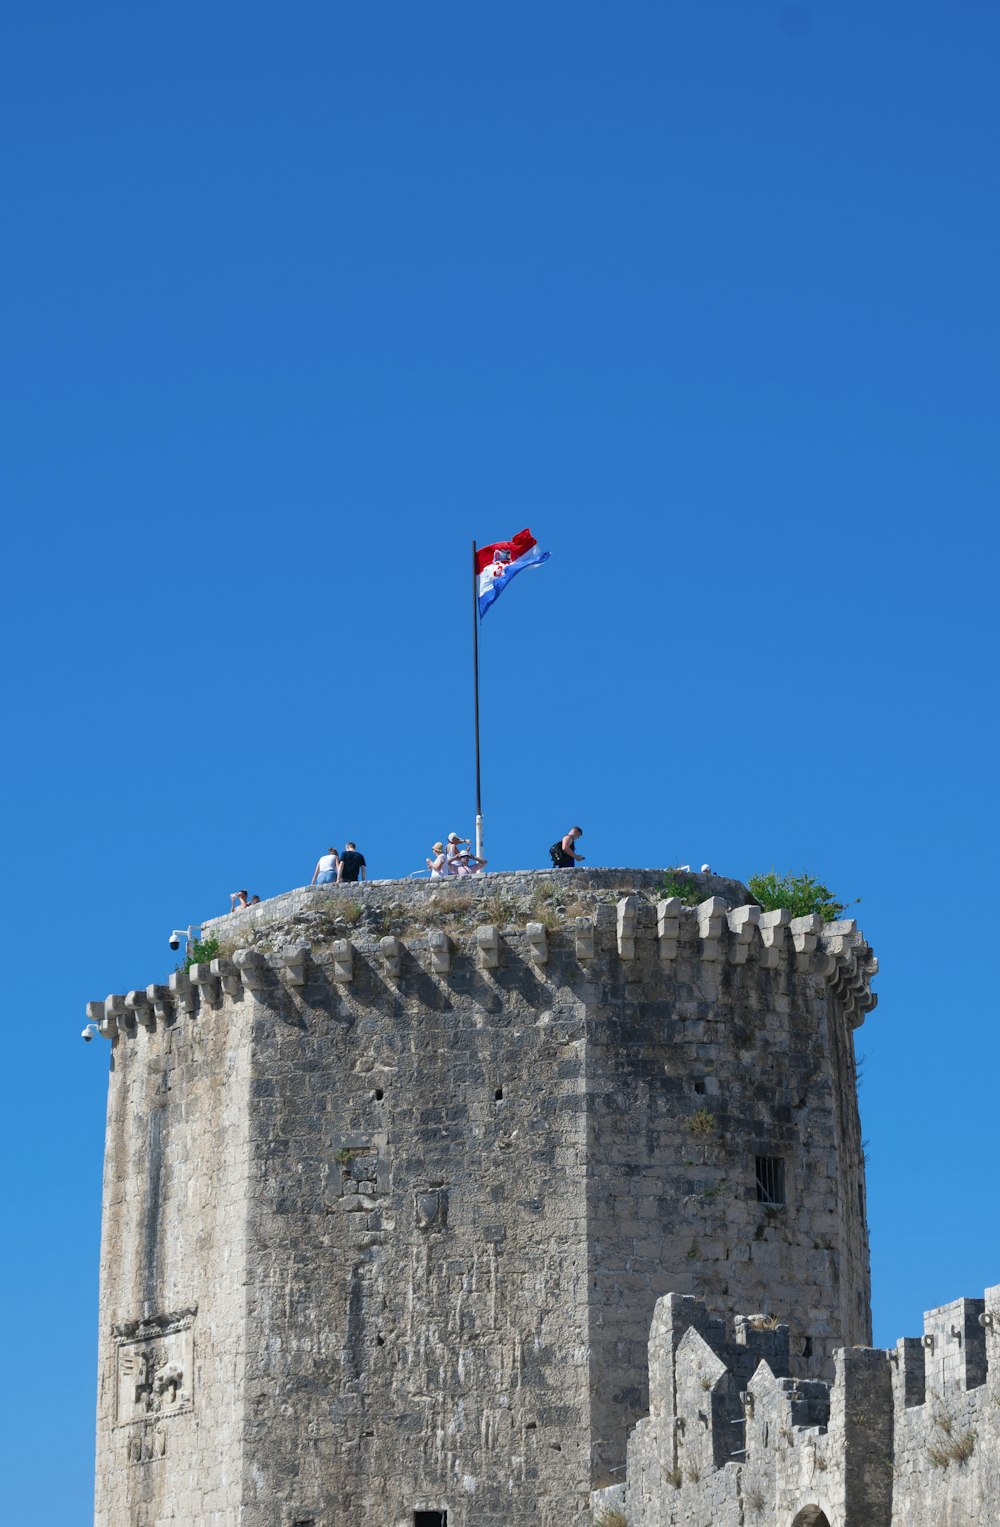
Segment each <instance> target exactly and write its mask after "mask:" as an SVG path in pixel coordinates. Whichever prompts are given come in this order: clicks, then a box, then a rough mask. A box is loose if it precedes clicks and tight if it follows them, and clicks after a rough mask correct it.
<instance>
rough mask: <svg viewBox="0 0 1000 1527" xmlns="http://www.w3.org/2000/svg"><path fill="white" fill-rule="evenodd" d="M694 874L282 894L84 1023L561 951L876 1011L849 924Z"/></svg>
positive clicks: (524, 878)
mask: <svg viewBox="0 0 1000 1527" xmlns="http://www.w3.org/2000/svg"><path fill="white" fill-rule="evenodd" d="M691 878H692V879H693V880H695V881H697V882H698V885H699V888H700V889H704V890H706V891H707V892H708V893H709V894H707V895H706V897H705V900H704V901H702V902H701V903H699V904H698V905H697V906H694V907H689V906H686V905H685V904H684V903H683V902H682V901H680V900H679V899H678V898H677V897H663V896H660V895H657V892H658V889H659V887H660V885H661V884H662V879H663V872H662V871H657V870H609V869H599V870H573V871H570V872H566V871H552V870H548V871H545V870H542V871H531V872H527V873H511V874H498V875H491V876H489V877H485V876H484V877H471V876H470V877H469V878H467V879H457V880H448V881H432V882H427V881H375V882H370V883H368V884H367V885H364V886H335V887H325V886H322V887H317V888H315V889H308V888H306V889H302V890H297V891H290V892H286V893H285V894H284V895H282V896H278V897H274V898H273V899H272V900H270V901H267V902H262V903H260V904H259V905H258V906H255V907H248V908H245V909H241V910H240V911H238V912H236V913H231V914H229V915H228V916H224V917H219V918H215V919H212V920H211V921H209V922H206V923H205V924H204V925H203V934H202V936H203V937H204V938H209V937H216V938H219V939H220V940H222V941H223V942H224V943H225V944H227V945H232V948H231V950H230V951H229V953H228V954H227V956H226V957H223V958H219V959H214V960H212V961H211V962H210V963H208V964H202V965H194V966H192V968H191V970H190V972H189V973H184V972H174V974H172V975H171V976H170V978H169V981H168V983H167V984H166V985H161V984H153V985H149V986H147V987H146V988H144V989H142V990H133V991H129V992H124V993H113V994H111V995H109V996H108V997H106V998H105V999H104V1001H103V1002H102V1001H93V1002H89V1003H88V1004H87V1016H88V1018H89V1019H90V1020H91V1022H94V1023H96V1024H97V1027H98V1030H99V1032H100V1033H101V1034H103V1035H104V1037H105V1038H108V1039H111V1038H114V1037H115V1036H116V1035H119V1034H122V1035H126V1036H128V1035H134V1034H136V1033H137V1032H138V1030H140V1029H152V1028H154V1027H155V1026H156V1025H157V1024H158V1023H169V1022H171V1021H173V1020H174V1019H175V1018H178V1017H183V1016H185V1015H194V1014H196V1013H198V1012H200V1011H202V1010H207V1011H209V1012H210V1011H212V1010H213V1009H215V1008H217V1007H219V1005H220V1003H221V1002H222V1000H223V996H228V997H229V998H231V999H233V1000H237V1001H239V1000H242V999H243V998H244V997H249V998H251V999H253V998H254V997H256V998H258V999H259V998H261V997H262V996H263V994H264V993H265V992H266V991H267V990H268V989H269V988H270V987H272V986H273V985H274V983H276V982H278V983H282V984H284V985H286V986H288V987H290V988H300V987H302V986H304V985H305V984H306V982H307V980H309V979H310V978H313V979H323V980H325V981H326V982H327V983H332V986H333V989H334V990H335V989H336V988H337V987H338V986H341V985H343V984H345V983H349V982H352V981H353V980H354V979H355V976H356V972H357V967H358V966H359V965H362V964H365V965H368V966H370V967H371V968H372V969H373V971H375V972H377V973H378V975H379V976H381V977H382V978H383V979H387V980H390V981H392V982H405V980H406V977H407V972H410V973H411V974H413V975H416V974H417V973H418V972H419V971H421V970H426V971H429V972H430V973H432V974H434V975H436V976H448V975H449V974H451V973H452V972H453V971H454V970H456V969H457V968H458V967H459V966H461V965H462V964H465V965H471V966H472V967H473V968H474V969H477V970H480V971H488V970H495V969H496V968H498V967H499V966H500V965H501V964H502V963H503V961H504V960H505V959H510V958H515V959H519V960H526V961H527V962H528V964H529V966H531V967H532V968H534V969H535V970H536V972H538V973H539V974H543V973H544V971H545V967H546V966H547V965H548V963H549V948H550V944H557V943H558V944H561V945H562V947H563V948H564V949H565V950H567V951H571V953H572V956H573V958H574V959H575V961H576V962H577V963H578V964H579V965H580V966H581V967H584V968H585V967H586V966H588V965H589V964H591V963H592V962H593V961H595V960H596V959H598V958H600V957H601V956H607V957H609V958H611V959H617V960H619V961H621V962H622V963H623V964H635V965H636V966H637V968H638V966H639V965H640V964H641V963H642V961H643V958H644V957H645V958H653V959H655V960H656V961H658V962H663V963H670V962H673V961H677V960H678V959H683V958H685V957H688V958H694V959H696V960H699V961H701V962H703V963H704V964H705V965H706V966H707V967H708V969H709V971H711V970H712V969H713V968H718V967H719V966H721V965H725V964H729V965H737V966H739V965H746V964H748V963H751V964H756V965H759V966H760V967H761V968H763V969H768V970H778V969H781V968H784V969H791V970H793V971H794V972H797V973H799V974H811V975H818V976H821V977H822V978H823V979H824V980H825V981H826V982H827V983H829V985H830V987H831V988H832V989H833V991H834V993H835V995H836V996H837V998H838V1000H839V1002H840V1004H841V1006H842V1008H843V1011H844V1013H845V1015H846V1016H847V1017H848V1019H849V1021H850V1022H851V1024H852V1026H853V1027H857V1026H859V1025H860V1024H861V1023H862V1022H863V1021H864V1017H865V1014H866V1013H868V1012H870V1011H871V1010H872V1009H873V1008H874V1007H875V1005H876V1003H877V1001H878V998H877V996H876V995H875V994H874V993H873V992H872V990H871V979H872V976H873V975H874V974H875V973H876V971H877V969H878V962H877V960H876V959H875V957H874V955H873V954H872V951H871V949H870V947H869V945H868V944H867V942H866V941H865V939H864V936H863V935H862V934H861V933H860V932H859V930H858V928H857V926H856V924H855V922H854V921H853V920H852V919H846V920H843V921H840V922H832V923H824V922H823V920H822V918H821V917H819V916H818V915H813V916H808V917H796V918H793V917H792V916H791V915H790V913H788V912H787V911H778V912H762V911H761V909H760V907H758V906H757V905H756V904H754V903H753V902H750V901H749V900H747V892H746V889H745V887H744V886H742V885H741V884H740V883H739V882H738V881H734V880H726V879H723V878H722V877H720V876H714V875H698V876H692V877H691ZM622 892H624V893H625V894H620V893H622ZM383 930H385V931H383Z"/></svg>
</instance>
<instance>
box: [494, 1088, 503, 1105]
mask: <svg viewBox="0 0 1000 1527" xmlns="http://www.w3.org/2000/svg"><path fill="white" fill-rule="evenodd" d="M493 1101H494V1103H502V1102H503V1088H502V1087H497V1088H496V1090H495V1091H494V1093H493Z"/></svg>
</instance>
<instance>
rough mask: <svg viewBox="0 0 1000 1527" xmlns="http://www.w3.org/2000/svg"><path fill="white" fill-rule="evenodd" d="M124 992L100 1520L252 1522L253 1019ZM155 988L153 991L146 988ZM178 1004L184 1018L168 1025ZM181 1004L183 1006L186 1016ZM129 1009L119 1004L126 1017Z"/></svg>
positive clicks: (112, 1526)
mask: <svg viewBox="0 0 1000 1527" xmlns="http://www.w3.org/2000/svg"><path fill="white" fill-rule="evenodd" d="M151 991H152V992H153V993H154V995H155V996H156V999H157V1002H158V1005H159V1009H160V1013H159V1016H157V1013H156V1011H155V1009H154V1006H153V1004H152V1001H149V1002H147V1001H146V1000H145V997H146V994H145V993H130V994H129V998H130V1000H131V1005H130V1006H129V1007H128V1008H126V1007H125V1002H124V999H123V998H121V997H118V998H109V999H108V1003H107V1013H104V1007H105V1005H104V1004H99V1006H100V1008H101V1009H102V1014H104V1016H102V1022H103V1023H104V1024H105V1025H106V1026H107V1025H112V1026H114V1028H115V1029H116V1030H117V1031H118V1037H116V1038H115V1042H114V1048H113V1054H112V1060H111V1074H110V1078H109V1087H108V1122H107V1141H106V1146H105V1160H104V1217H103V1233H102V1243H101V1294H100V1338H99V1354H100V1355H99V1385H98V1414H97V1482H96V1509H95V1523H96V1527H125V1524H128V1527H157V1524H159V1523H161V1522H168V1521H169V1522H173V1521H182V1522H189V1523H191V1524H194V1523H196V1522H197V1523H199V1524H201V1527H236V1523H237V1520H238V1504H239V1498H240V1473H241V1469H242V1464H243V1384H242V1371H243V1364H244V1354H245V1346H244V1293H243V1279H244V1276H245V1269H246V1260H247V1258H246V1206H247V1202H248V1188H249V1115H248V1110H247V1107H246V1101H247V1096H248V1092H249V1075H250V1043H249V1027H248V1025H247V1024H246V1023H244V1022H241V1021H239V1020H237V1021H235V1022H229V1021H226V1022H219V1019H218V1016H217V1015H216V1014H214V1013H213V1012H211V1011H210V1010H208V1009H207V1008H206V1009H204V1010H201V1011H198V1012H197V1014H195V1012H194V1010H191V1011H188V1012H184V1010H183V1009H179V1008H178V1007H177V1006H176V1004H175V1001H174V998H173V996H172V995H171V994H170V993H169V992H168V991H167V989H166V988H151ZM139 999H142V1000H139ZM168 1011H169V1014H170V1022H169V1023H167V1022H165V1021H164V1020H165V1015H166V1014H167V1012H168ZM175 1014H176V1016H175ZM116 1015H117V1016H116Z"/></svg>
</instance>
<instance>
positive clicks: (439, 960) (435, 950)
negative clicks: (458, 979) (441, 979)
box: [427, 928, 451, 976]
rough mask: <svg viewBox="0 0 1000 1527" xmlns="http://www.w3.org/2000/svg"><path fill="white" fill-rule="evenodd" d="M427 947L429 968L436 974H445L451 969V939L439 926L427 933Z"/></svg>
mask: <svg viewBox="0 0 1000 1527" xmlns="http://www.w3.org/2000/svg"><path fill="white" fill-rule="evenodd" d="M427 947H428V949H429V950H430V953H431V970H433V972H434V974H435V975H436V976H446V975H447V974H448V972H449V971H450V970H451V939H450V938H449V937H448V935H447V933H443V932H442V931H441V929H440V928H432V929H431V931H430V933H428V935H427Z"/></svg>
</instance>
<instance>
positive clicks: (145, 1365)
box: [115, 1310, 194, 1462]
mask: <svg viewBox="0 0 1000 1527" xmlns="http://www.w3.org/2000/svg"><path fill="white" fill-rule="evenodd" d="M115 1335H116V1338H117V1356H118V1398H117V1407H116V1413H115V1414H116V1423H117V1425H118V1426H129V1425H132V1424H134V1423H135V1422H150V1421H154V1420H157V1421H158V1420H161V1419H163V1418H165V1417H167V1416H176V1415H179V1414H180V1413H182V1412H183V1411H186V1410H191V1409H192V1407H193V1405H194V1310H182V1311H180V1312H177V1313H174V1314H171V1315H161V1316H154V1317H153V1318H152V1319H149V1320H142V1321H132V1322H129V1323H128V1324H126V1325H122V1326H116V1327H115ZM146 1437H147V1434H146V1433H144V1434H143V1438H142V1440H141V1441H139V1442H133V1443H132V1444H130V1448H131V1451H130V1455H129V1456H130V1457H132V1456H133V1454H134V1449H135V1447H136V1446H139V1450H140V1452H143V1451H144V1450H145V1452H147V1453H148V1454H149V1457H162V1456H163V1451H164V1450H165V1447H166V1441H165V1438H164V1444H163V1448H162V1449H160V1451H159V1452H157V1451H156V1447H157V1445H158V1444H156V1443H155V1442H152V1441H151V1442H149V1444H148V1447H147V1442H146ZM135 1461H137V1462H138V1461H143V1462H145V1461H148V1459H147V1458H146V1457H143V1458H142V1459H141V1460H140V1459H139V1458H138V1457H136V1459H135Z"/></svg>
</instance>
